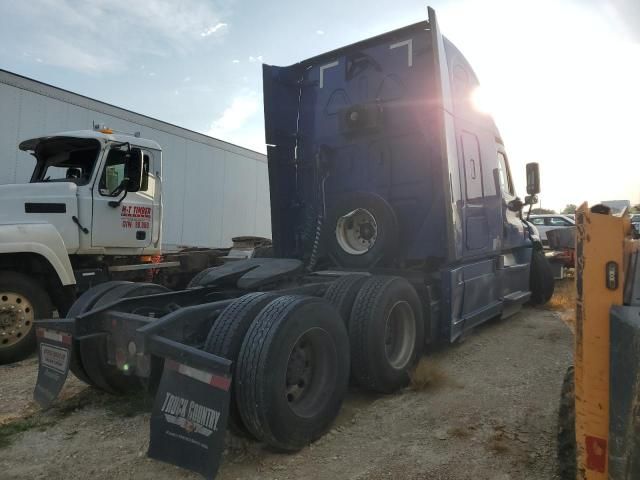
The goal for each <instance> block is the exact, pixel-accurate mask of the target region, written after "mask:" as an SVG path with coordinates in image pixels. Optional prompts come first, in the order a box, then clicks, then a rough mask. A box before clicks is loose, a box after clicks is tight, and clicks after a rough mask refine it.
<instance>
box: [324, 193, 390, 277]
mask: <svg viewBox="0 0 640 480" xmlns="http://www.w3.org/2000/svg"><path fill="white" fill-rule="evenodd" d="M324 234H325V238H326V239H327V240H326V241H327V244H328V251H329V254H330V255H331V256H332V257H333V259H334V260H335V261H336V262H337V263H338V264H340V265H341V266H343V267H353V268H370V267H373V266H375V265H377V264H379V263H381V262H382V263H386V264H388V263H390V262H391V261H392V260H393V258H394V254H395V251H396V246H397V240H398V220H397V218H396V215H395V213H394V211H393V208H392V207H391V205H389V204H388V203H387V201H386V200H385V199H384V198H382V197H380V196H378V195H376V194H374V193H351V194H348V195H344V196H342V197H340V198H339V200H338V201H336V202H335V203H334V205H333V206H332V207H331V209H330V214H329V216H328V221H327V223H326V224H325V233H324Z"/></svg>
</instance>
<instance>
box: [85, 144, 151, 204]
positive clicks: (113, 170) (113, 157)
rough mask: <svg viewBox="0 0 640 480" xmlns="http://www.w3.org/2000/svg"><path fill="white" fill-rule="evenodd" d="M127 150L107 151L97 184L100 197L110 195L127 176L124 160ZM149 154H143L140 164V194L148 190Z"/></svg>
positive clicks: (115, 149) (113, 149) (114, 149)
mask: <svg viewBox="0 0 640 480" xmlns="http://www.w3.org/2000/svg"><path fill="white" fill-rule="evenodd" d="M127 151H128V150H127V149H126V148H125V147H123V148H112V149H111V150H109V154H108V155H107V160H106V162H105V166H104V170H103V171H102V176H101V177H100V182H99V184H98V189H99V191H100V194H101V195H110V194H111V192H113V191H114V190H115V189H117V188H118V186H119V185H120V184H121V183H122V181H123V180H124V178H125V177H126V176H127V171H126V158H127ZM149 155H150V154H149V152H144V154H143V163H142V185H141V188H140V190H138V191H140V192H145V191H147V189H148V188H149Z"/></svg>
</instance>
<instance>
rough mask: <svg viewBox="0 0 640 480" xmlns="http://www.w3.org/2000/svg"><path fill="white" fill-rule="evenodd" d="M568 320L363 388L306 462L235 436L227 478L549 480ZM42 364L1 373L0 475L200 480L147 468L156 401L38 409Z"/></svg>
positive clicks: (525, 314)
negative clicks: (381, 391) (397, 388)
mask: <svg viewBox="0 0 640 480" xmlns="http://www.w3.org/2000/svg"><path fill="white" fill-rule="evenodd" d="M561 315H562V311H561V310H558V309H556V310H555V311H553V310H541V309H532V308H525V309H524V310H523V311H522V312H521V313H519V314H517V315H516V316H514V317H512V318H511V319H508V320H503V321H493V322H490V323H489V324H487V325H485V326H482V327H480V328H477V329H476V330H474V331H473V332H472V334H471V335H470V336H468V337H467V338H466V339H465V340H464V341H463V342H461V343H460V344H456V345H452V346H447V347H444V348H442V349H440V350H439V351H437V352H432V353H431V354H429V355H428V356H426V357H425V358H424V359H423V360H422V362H421V364H420V366H419V369H418V371H417V373H416V385H417V386H416V388H408V389H406V390H404V391H403V392H400V393H398V394H395V395H389V396H376V395H371V394H368V393H364V392H359V391H356V390H353V391H352V392H350V394H349V397H348V399H347V401H346V402H345V405H344V407H343V409H342V413H341V415H340V417H339V418H338V420H337V422H336V424H335V425H334V427H333V429H332V430H331V431H330V433H328V434H327V435H326V436H325V437H323V438H321V439H320V440H319V441H317V442H316V443H314V444H313V445H311V446H309V447H307V448H305V449H304V450H302V451H301V452H299V453H297V454H278V453H274V452H271V451H269V450H268V449H266V448H264V447H263V446H261V445H259V444H256V443H251V442H247V441H244V440H240V439H238V438H235V437H230V436H229V438H228V440H227V444H228V448H227V450H226V452H225V455H224V460H223V464H222V467H221V469H220V472H219V474H218V477H217V478H218V479H220V480H235V479H279V480H285V479H297V480H299V479H318V480H320V479H327V480H337V479H352V480H364V479H371V480H378V479H407V480H418V479H424V480H467V479H469V480H471V479H473V480H510V479H511V480H529V479H530V480H550V479H553V478H555V468H556V465H555V424H556V416H557V403H558V397H559V392H560V384H561V382H562V377H563V374H564V371H565V369H566V367H567V366H568V365H569V363H570V361H571V342H572V337H571V332H570V330H569V328H568V327H567V326H566V325H565V323H564V322H563V321H562V319H561ZM36 367H37V360H36V359H35V358H31V359H28V360H26V361H24V362H21V363H19V364H16V365H13V366H2V367H0V425H2V426H0V472H1V473H0V477H1V478H3V479H6V480H9V479H32V478H33V479H40V478H42V479H44V478H47V479H85V478H92V479H115V478H117V479H126V478H135V479H140V480H146V479H148V480H151V479H154V480H161V479H175V478H185V479H191V478H193V479H196V478H200V477H199V476H197V475H195V474H192V473H189V472H186V471H184V470H181V469H178V468H175V467H173V466H170V465H165V464H162V463H160V462H157V461H153V460H150V459H148V458H146V456H145V453H146V449H147V446H148V431H149V413H148V409H149V408H150V402H149V400H148V399H145V398H130V399H118V398H114V397H112V396H109V395H107V394H102V393H100V392H96V391H94V390H92V389H90V388H86V387H85V386H84V385H83V384H82V383H80V382H79V381H78V380H76V379H75V378H74V379H71V380H70V381H68V382H67V385H66V387H65V390H64V392H63V398H62V400H61V401H59V402H58V407H57V408H55V409H53V410H52V411H49V412H47V413H46V414H42V413H40V412H39V411H38V408H37V407H36V406H35V405H34V404H33V403H32V401H31V394H32V390H33V386H34V384H35V377H36Z"/></svg>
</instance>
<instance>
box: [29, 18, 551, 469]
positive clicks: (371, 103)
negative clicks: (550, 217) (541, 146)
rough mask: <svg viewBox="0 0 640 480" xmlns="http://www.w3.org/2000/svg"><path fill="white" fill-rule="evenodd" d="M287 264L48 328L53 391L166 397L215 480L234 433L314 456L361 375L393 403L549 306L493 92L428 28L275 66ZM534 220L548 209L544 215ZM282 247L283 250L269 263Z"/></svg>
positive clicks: (532, 186) (279, 219)
mask: <svg viewBox="0 0 640 480" xmlns="http://www.w3.org/2000/svg"><path fill="white" fill-rule="evenodd" d="M263 82H264V99H265V104H264V111H265V125H266V141H267V144H268V158H269V182H270V194H271V210H272V230H273V255H272V256H270V257H263V256H262V255H256V256H254V258H250V259H246V260H236V261H230V262H228V263H226V264H224V265H222V266H219V267H214V268H210V269H207V270H203V271H202V272H200V273H199V274H197V275H196V276H195V277H194V278H193V280H192V281H191V283H190V286H189V288H187V289H185V290H181V291H177V292H170V291H167V290H166V289H165V288H164V287H161V286H158V285H153V284H140V283H129V282H107V283H105V284H101V285H99V286H97V287H94V288H93V289H91V290H89V291H87V292H86V293H85V294H83V295H82V296H81V297H80V298H79V299H78V300H77V302H76V303H75V304H74V305H73V306H72V307H71V309H70V311H69V313H68V315H67V318H64V319H58V320H45V321H39V322H37V333H38V342H39V347H38V352H39V359H40V363H39V374H38V381H37V385H36V389H35V398H36V400H38V402H39V403H40V404H41V405H42V406H43V407H48V406H50V405H51V404H52V403H53V401H54V400H55V398H56V397H57V395H58V393H59V392H60V389H61V388H62V385H63V383H64V381H65V379H66V377H67V374H68V372H69V370H71V371H72V372H73V373H74V374H75V375H76V376H77V377H79V378H80V379H82V380H84V381H85V382H86V383H88V384H90V385H93V386H95V387H96V388H100V389H102V390H106V391H109V392H113V393H126V392H129V391H131V390H134V389H140V388H146V389H147V390H148V391H149V392H151V393H152V394H153V395H155V402H154V407H153V413H152V417H151V441H150V446H149V452H148V453H149V456H151V457H152V458H156V459H159V460H162V461H166V462H170V463H173V464H176V465H179V466H182V467H184V468H188V469H191V470H194V471H197V472H200V473H202V474H203V475H205V476H207V477H213V476H215V473H216V471H217V469H218V466H219V463H220V457H221V454H222V451H223V448H224V436H225V432H226V430H227V427H228V428H229V430H231V431H232V432H234V433H236V434H241V435H244V436H248V437H252V438H255V439H256V440H258V441H261V442H265V443H266V444H268V445H270V446H271V447H273V448H276V449H280V450H284V451H296V450H299V449H300V448H302V447H304V446H305V445H308V444H309V443H311V442H313V441H315V440H316V439H318V438H319V437H320V436H321V435H323V434H324V433H325V432H326V431H327V430H328V429H329V428H330V425H331V423H332V422H333V420H334V419H335V417H336V416H337V414H338V412H339V410H340V407H341V404H342V401H343V399H344V398H345V395H346V394H347V390H348V386H349V382H350V381H352V382H355V383H357V384H358V385H359V386H360V387H361V388H363V389H366V390H370V391H375V392H382V393H392V392H394V391H396V390H398V389H400V388H402V387H404V386H405V385H406V384H407V383H408V378H409V375H408V374H409V372H410V370H411V369H412V368H413V366H414V365H415V363H416V362H417V361H418V359H419V357H420V356H421V354H422V353H423V351H424V350H425V348H426V347H427V346H428V345H433V344H436V343H442V342H454V341H456V340H457V339H459V338H460V337H461V336H462V335H464V334H465V333H466V332H468V331H469V330H470V329H472V328H473V327H475V326H476V325H478V324H480V323H482V322H484V321H486V320H489V319H491V318H495V317H503V318H504V317H506V316H509V315H512V314H513V313H515V312H517V311H518V310H519V309H520V307H521V306H522V305H523V304H524V303H526V302H533V303H544V302H546V301H547V300H548V299H549V298H550V296H551V295H552V293H553V275H552V273H551V270H550V268H549V265H548V264H547V263H546V260H545V257H544V255H543V253H542V245H541V243H540V241H539V239H538V238H536V236H535V231H534V230H533V229H532V227H531V226H530V225H529V224H528V223H527V221H526V220H525V219H524V218H523V213H522V210H523V209H524V208H526V205H529V206H530V205H532V204H533V203H535V202H536V195H537V194H538V193H539V190H540V188H539V172H538V168H537V165H536V164H529V165H528V166H527V193H528V194H529V195H528V196H527V197H526V198H525V199H524V200H520V199H519V198H518V197H517V196H516V193H515V190H514V186H513V180H512V178H511V172H510V170H509V163H508V160H507V154H506V151H505V148H504V144H503V142H502V139H501V136H500V134H499V132H498V130H497V128H496V126H495V124H494V122H493V120H492V119H491V117H490V116H488V115H486V114H484V113H480V112H477V111H476V110H475V109H474V108H473V107H472V104H471V102H470V96H471V94H472V92H473V91H474V89H475V88H476V87H477V85H478V81H477V79H476V77H475V74H474V73H473V70H472V69H471V67H470V65H469V64H468V62H467V61H466V60H465V58H464V57H463V55H462V54H461V53H460V52H459V51H458V50H457V49H456V47H455V46H454V45H453V44H452V43H451V42H449V41H448V40H447V39H446V38H444V37H443V36H442V35H441V33H440V31H439V29H438V24H437V21H436V16H435V13H434V11H433V10H431V9H429V19H428V21H423V22H419V23H416V24H414V25H410V26H408V27H405V28H401V29H399V30H395V31H392V32H388V33H385V34H383V35H380V36H377V37H374V38H371V39H368V40H364V41H362V42H358V43H356V44H353V45H349V46H346V47H343V48H340V49H337V50H335V51H332V52H328V53H325V54H322V55H319V56H317V57H314V58H311V59H308V60H305V61H303V62H300V63H297V64H295V65H292V66H289V67H275V66H269V65H265V66H264V67H263ZM529 208H530V207H529ZM263 253H264V252H263Z"/></svg>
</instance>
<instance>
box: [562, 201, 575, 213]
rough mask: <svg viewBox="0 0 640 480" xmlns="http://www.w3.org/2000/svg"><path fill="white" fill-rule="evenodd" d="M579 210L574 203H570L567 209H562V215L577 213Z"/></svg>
mask: <svg viewBox="0 0 640 480" xmlns="http://www.w3.org/2000/svg"><path fill="white" fill-rule="evenodd" d="M577 209H578V207H577V206H576V205H574V204H573V203H569V204H567V206H566V207H564V208H563V209H562V213H565V214H566V213H576V210H577Z"/></svg>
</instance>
